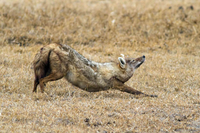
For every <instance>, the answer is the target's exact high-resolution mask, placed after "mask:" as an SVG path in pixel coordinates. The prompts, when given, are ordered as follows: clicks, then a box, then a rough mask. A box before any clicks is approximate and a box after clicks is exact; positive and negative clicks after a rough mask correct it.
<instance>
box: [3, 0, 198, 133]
mask: <svg viewBox="0 0 200 133" xmlns="http://www.w3.org/2000/svg"><path fill="white" fill-rule="evenodd" d="M51 42H58V43H63V44H68V45H69V46H71V47H73V48H74V49H76V50H77V51H78V52H80V53H81V54H82V55H84V56H85V57H87V58H89V59H91V60H94V61H97V62H109V61H111V60H117V57H118V56H120V54H121V53H122V54H124V55H125V56H130V57H139V56H141V55H145V56H146V61H145V63H144V64H143V65H141V67H140V68H138V69H137V70H136V71H135V74H134V76H133V77H132V78H131V79H130V80H129V81H128V82H127V83H126V84H128V85H129V86H131V87H133V88H136V89H137V90H139V91H142V92H144V93H146V94H155V95H158V97H157V98H151V97H140V96H135V95H131V94H128V93H123V92H120V91H117V90H112V89H111V90H109V91H104V92H103V91H102V92H95V93H89V92H86V91H82V90H80V89H78V88H77V87H75V86H73V85H71V84H69V83H68V82H67V81H66V80H65V79H61V80H58V81H55V82H50V83H48V84H47V86H46V88H45V94H42V93H41V92H40V89H38V92H37V93H36V94H34V93H32V89H33V80H34V73H33V66H32V61H33V59H34V56H35V54H36V52H37V51H38V50H39V49H40V48H41V47H42V46H43V45H47V44H48V43H51ZM38 88H39V87H38ZM0 132H2V133H4V132H9V133H10V132H14V133H18V132H30V133H31V132H50V133H54V132H72V133H78V132H80V133H82V132H100V133H110V132H119V133H121V132H126V133H134V132H142V133H143V132H146V133H150V132H161V133H165V132H193V133H197V132H200V1H199V0H176V1H175V0H116V1H115V0H76V1H74V0H51V1H45V0H1V1H0Z"/></svg>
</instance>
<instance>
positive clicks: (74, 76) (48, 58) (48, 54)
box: [33, 43, 155, 97]
mask: <svg viewBox="0 0 200 133" xmlns="http://www.w3.org/2000/svg"><path fill="white" fill-rule="evenodd" d="M144 61H145V56H144V55H143V56H141V57H139V58H136V59H133V58H124V57H123V56H122V57H118V61H117V62H109V63H97V62H94V61H91V60H88V59H86V58H85V57H84V56H82V55H81V54H79V53H78V52H77V51H76V50H74V49H73V48H71V47H70V46H68V45H64V44H55V43H54V44H49V45H47V46H44V47H42V48H41V49H40V51H38V53H37V54H36V56H35V59H34V61H33V66H34V73H35V80H34V88H33V92H36V90H37V86H38V84H39V86H40V89H41V92H42V93H43V92H44V85H45V84H46V83H47V82H49V81H55V80H58V79H61V78H63V77H65V78H66V79H67V80H68V81H69V82H70V83H71V84H73V85H75V86H77V87H79V88H81V89H83V90H85V91H88V92H97V91H104V90H108V89H110V88H113V89H118V90H120V91H123V92H127V93H131V94H137V95H139V94H142V95H145V96H151V97H154V96H155V95H147V94H144V93H142V92H140V91H137V90H135V89H133V88H131V87H129V86H127V85H125V84H124V83H125V82H126V81H128V80H129V79H130V78H131V77H132V76H133V73H134V70H135V69H137V68H138V67H139V66H140V65H141V64H142V63H143V62H144Z"/></svg>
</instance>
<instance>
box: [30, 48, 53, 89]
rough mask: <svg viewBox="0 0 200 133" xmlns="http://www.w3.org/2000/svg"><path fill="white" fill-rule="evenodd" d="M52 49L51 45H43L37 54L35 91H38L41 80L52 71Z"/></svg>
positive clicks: (34, 62) (34, 63)
mask: <svg viewBox="0 0 200 133" xmlns="http://www.w3.org/2000/svg"><path fill="white" fill-rule="evenodd" d="M51 51H52V49H51V48H50V47H43V48H41V49H40V51H39V52H38V53H37V54H36V56H35V59H34V61H33V66H34V73H35V81H34V88H33V92H36V89H37V85H38V84H39V80H40V79H41V78H44V77H45V76H47V75H48V73H49V72H50V67H49V58H50V54H51Z"/></svg>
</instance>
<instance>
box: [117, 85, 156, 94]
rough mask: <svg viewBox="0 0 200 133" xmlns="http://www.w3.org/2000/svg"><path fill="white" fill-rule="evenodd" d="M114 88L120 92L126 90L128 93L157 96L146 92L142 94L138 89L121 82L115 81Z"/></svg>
mask: <svg viewBox="0 0 200 133" xmlns="http://www.w3.org/2000/svg"><path fill="white" fill-rule="evenodd" d="M114 88H115V89H118V90H120V91H122V92H127V93H130V94H134V95H143V96H148V97H157V95H148V94H144V93H142V92H140V91H138V90H135V89H133V88H131V87H129V86H127V85H125V84H123V83H117V84H115V85H114Z"/></svg>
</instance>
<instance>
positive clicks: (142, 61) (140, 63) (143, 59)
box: [135, 55, 145, 69]
mask: <svg viewBox="0 0 200 133" xmlns="http://www.w3.org/2000/svg"><path fill="white" fill-rule="evenodd" d="M140 58H142V59H141V61H140V62H139V63H138V64H137V66H136V67H135V69H137V68H138V67H140V65H142V63H144V61H145V56H144V55H143V56H142V57H140Z"/></svg>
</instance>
